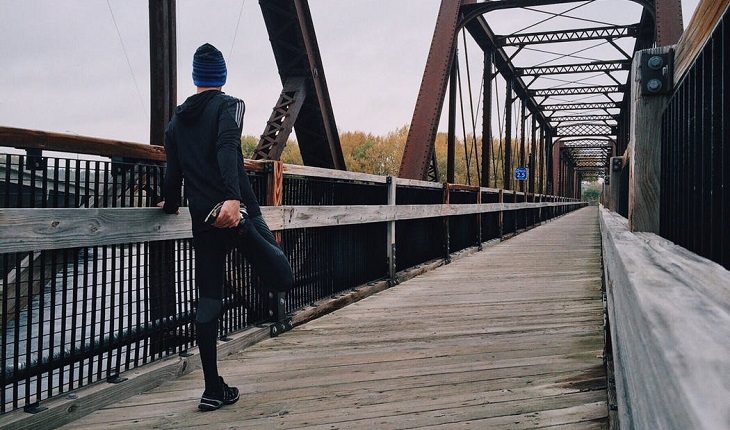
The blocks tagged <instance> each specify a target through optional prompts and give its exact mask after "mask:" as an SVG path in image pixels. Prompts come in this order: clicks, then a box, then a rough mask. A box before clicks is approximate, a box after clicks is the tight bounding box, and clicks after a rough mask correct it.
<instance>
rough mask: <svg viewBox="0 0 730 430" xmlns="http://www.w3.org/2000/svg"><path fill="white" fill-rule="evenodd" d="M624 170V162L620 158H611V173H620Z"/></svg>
mask: <svg viewBox="0 0 730 430" xmlns="http://www.w3.org/2000/svg"><path fill="white" fill-rule="evenodd" d="M623 168H624V162H623V160H622V159H621V157H613V158H612V159H611V171H612V172H620V171H621V170H623Z"/></svg>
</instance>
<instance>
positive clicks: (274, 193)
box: [266, 161, 284, 245]
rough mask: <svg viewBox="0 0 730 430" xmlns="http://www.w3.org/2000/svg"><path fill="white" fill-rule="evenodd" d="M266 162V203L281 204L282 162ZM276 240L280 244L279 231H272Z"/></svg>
mask: <svg viewBox="0 0 730 430" xmlns="http://www.w3.org/2000/svg"><path fill="white" fill-rule="evenodd" d="M269 163H270V164H268V166H269V167H268V176H269V177H268V181H267V183H266V205H267V206H281V205H282V203H283V201H284V163H283V162H281V161H271V162H269ZM273 233H274V238H275V239H276V242H277V243H278V244H279V245H281V231H274V232H273Z"/></svg>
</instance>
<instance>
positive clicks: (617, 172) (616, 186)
mask: <svg viewBox="0 0 730 430" xmlns="http://www.w3.org/2000/svg"><path fill="white" fill-rule="evenodd" d="M623 161H624V159H623V157H611V176H610V177H609V181H608V208H609V209H610V210H612V211H613V212H616V213H618V211H619V209H618V208H619V205H620V201H621V172H622V170H623V167H624V165H623Z"/></svg>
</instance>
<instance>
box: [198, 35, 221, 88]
mask: <svg viewBox="0 0 730 430" xmlns="http://www.w3.org/2000/svg"><path fill="white" fill-rule="evenodd" d="M226 75H227V71H226V61H225V60H224V59H223V54H221V51H219V50H217V49H216V48H215V46H213V45H211V44H210V43H206V44H205V45H201V46H200V48H198V49H197V50H196V51H195V55H193V83H194V84H195V86H197V87H202V88H215V87H222V86H223V85H224V84H225V83H226Z"/></svg>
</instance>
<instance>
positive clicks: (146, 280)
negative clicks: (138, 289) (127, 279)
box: [139, 242, 150, 364]
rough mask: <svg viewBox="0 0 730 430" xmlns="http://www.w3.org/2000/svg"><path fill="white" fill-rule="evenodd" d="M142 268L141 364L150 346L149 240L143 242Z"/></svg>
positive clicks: (144, 361)
mask: <svg viewBox="0 0 730 430" xmlns="http://www.w3.org/2000/svg"><path fill="white" fill-rule="evenodd" d="M143 247H144V268H145V277H144V285H143V289H144V314H143V315H142V314H140V316H139V317H140V321H143V322H144V325H145V327H146V329H145V336H144V352H143V355H142V364H145V363H147V356H148V355H149V346H150V335H149V333H150V300H149V291H150V282H149V280H150V272H149V267H150V244H149V242H145V243H144V245H143Z"/></svg>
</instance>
